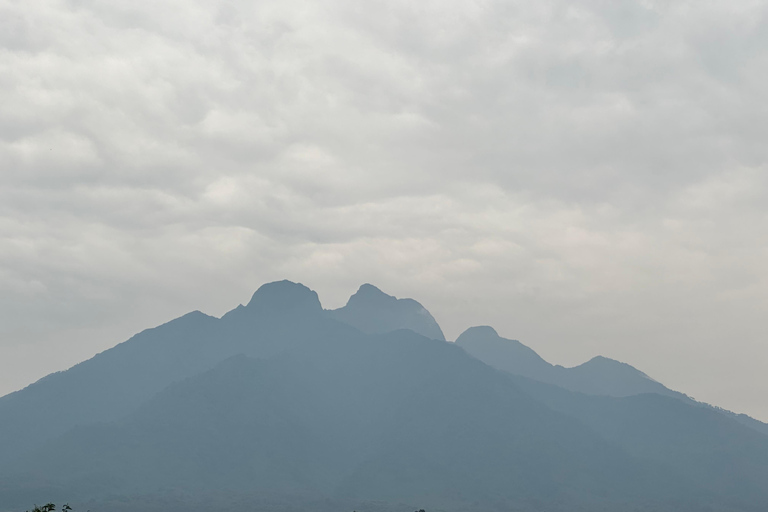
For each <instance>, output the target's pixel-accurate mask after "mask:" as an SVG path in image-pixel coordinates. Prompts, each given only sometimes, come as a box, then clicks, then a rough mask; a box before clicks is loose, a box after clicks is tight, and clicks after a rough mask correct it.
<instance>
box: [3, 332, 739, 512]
mask: <svg viewBox="0 0 768 512" xmlns="http://www.w3.org/2000/svg"><path fill="white" fill-rule="evenodd" d="M42 456H45V457H46V458H51V459H54V460H65V461H67V471H66V472H63V473H62V472H61V471H60V469H59V468H55V467H43V468H40V467H37V464H35V463H31V464H27V465H26V467H22V468H20V469H22V471H21V472H20V473H17V475H18V476H17V478H18V480H21V481H26V482H45V485H43V486H42V487H39V488H37V491H38V492H41V491H45V490H55V489H56V488H66V489H69V490H71V491H73V492H74V491H77V492H79V493H80V494H81V496H83V497H88V496H104V495H110V494H125V493H140V494H144V493H150V492H158V491H160V490H162V489H163V488H165V489H168V488H172V489H177V490H180V491H182V492H185V493H191V494H194V493H197V492H202V491H206V492H210V491H214V490H216V489H228V490H229V491H230V492H231V493H234V494H237V493H242V492H253V491H260V492H263V493H286V494H296V495H300V496H306V495H310V496H311V495H326V496H332V497H333V496H335V497H338V498H356V499H360V500H363V499H373V500H385V501H391V502H398V501H410V502H413V503H421V504H424V505H422V506H430V507H435V506H438V507H443V508H445V509H454V510H455V509H465V508H466V507H467V506H468V505H469V504H473V508H475V509H476V510H491V509H493V508H495V507H496V506H499V504H503V505H502V506H503V507H504V508H506V509H519V510H552V511H555V510H595V511H597V510H606V511H607V510H614V509H615V508H616V507H619V508H626V507H628V506H630V505H632V504H642V505H643V506H644V507H645V510H672V508H671V507H669V506H668V505H667V503H671V502H675V503H677V505H678V506H677V507H676V508H675V510H699V509H700V507H701V506H702V504H703V503H704V501H702V499H703V498H707V501H712V502H714V503H717V501H718V500H717V497H716V496H708V495H707V493H706V491H704V490H703V489H698V488H696V487H694V486H691V485H689V484H687V483H686V482H685V480H684V479H683V478H681V477H679V476H678V475H675V474H673V473H670V472H669V471H667V470H665V469H664V468H663V467H656V466H654V465H653V464H648V463H645V462H641V461H639V460H637V459H636V458H633V457H631V456H629V455H627V454H626V453H624V452H622V451H621V450H618V449H617V448H615V447H613V446H611V445H610V444H609V443H607V442H605V441H604V440H603V439H602V438H601V437H600V436H598V435H597V434H595V433H594V432H592V431H591V430H590V429H588V428H587V427H585V426H583V425H581V424H580V423H579V422H578V421H575V420H572V419H570V418H568V416H566V415H563V414H561V413H557V412H554V411H553V410H551V409H550V408H548V407H546V406H544V405H543V404H542V403H540V402H539V401H537V400H535V399H532V398H530V397H529V396H528V395H526V394H525V393H523V392H522V391H521V390H520V389H518V387H517V386H516V385H515V384H514V382H513V381H512V380H511V379H510V377H509V376H507V375H504V374H502V373H499V372H496V371H495V370H492V369H491V368H489V367H487V366H485V365H483V364H482V363H479V362H478V361H476V360H473V359H471V358H469V357H468V356H466V355H465V354H464V353H463V351H461V350H457V348H456V347H453V346H451V345H450V344H447V343H444V342H439V341H433V340H427V339H425V338H423V337H421V336H418V335H416V334H414V333H412V332H410V331H405V330H403V331H396V332H393V333H390V334H388V335H385V336H382V337H377V338H368V337H363V336H360V337H359V338H358V339H357V340H354V341H353V340H341V341H338V340H335V339H332V338H331V339H326V340H324V341H323V342H322V343H309V344H305V345H304V346H303V347H302V350H301V351H297V352H290V353H283V354H280V355H276V356H274V357H272V358H270V359H266V360H265V359H261V360H257V359H252V358H248V357H245V356H240V357H237V356H236V357H234V358H231V359H228V360H226V361H224V362H222V363H221V364H219V365H217V366H216V367H215V368H213V369H212V370H209V371H207V372H205V373H203V374H200V375H198V376H196V377H193V378H190V379H187V380H184V381H182V382H180V383H177V384H175V385H173V386H171V387H169V388H168V389H167V390H165V391H163V392H161V393H159V394H158V395H157V396H156V397H155V398H153V399H152V400H150V401H149V402H147V403H146V404H145V405H144V406H142V407H140V408H139V409H138V410H137V411H135V412H134V413H132V414H130V415H129V416H127V417H126V418H125V419H124V420H121V421H119V422H116V423H112V424H106V425H94V426H90V427H81V428H78V429H75V430H73V431H72V432H70V433H69V434H66V435H65V436H63V437H62V438H60V439H58V440H55V441H53V442H50V443H48V444H47V445H46V446H45V447H44V448H42V449H41V450H40V452H39V454H38V456H36V457H34V458H33V459H32V460H40V459H39V458H40V457H42ZM18 470H19V468H17V471H18ZM33 491H35V488H34V487H32V488H30V489H29V492H30V493H32V492H33ZM0 497H2V495H0ZM722 510H730V509H729V508H727V507H724V508H722Z"/></svg>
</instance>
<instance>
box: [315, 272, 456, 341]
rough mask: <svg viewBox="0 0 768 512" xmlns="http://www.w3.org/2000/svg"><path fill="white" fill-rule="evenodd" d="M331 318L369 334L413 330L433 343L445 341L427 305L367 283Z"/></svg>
mask: <svg viewBox="0 0 768 512" xmlns="http://www.w3.org/2000/svg"><path fill="white" fill-rule="evenodd" d="M327 314H328V316H330V317H331V318H335V319H336V320H339V321H341V322H344V323H346V324H349V325H352V326H354V327H356V328H358V329H360V330H361V331H363V332H364V333H367V334H383V333H386V332H390V331H395V330H397V329H410V330H412V331H413V332H416V333H419V334H421V335H423V336H426V337H427V338H431V339H433V340H443V341H445V336H443V331H442V329H440V326H439V325H437V322H436V321H435V319H434V318H433V317H432V315H431V314H430V313H429V311H427V310H426V309H425V308H424V306H422V305H421V304H419V303H418V302H416V301H415V300H413V299H398V298H396V297H393V296H391V295H387V294H386V293H384V292H382V291H381V290H379V289H378V288H376V287H375V286H373V285H371V284H364V285H362V286H361V287H360V289H359V290H357V292H356V293H355V294H354V295H352V296H351V297H350V298H349V301H347V304H346V306H344V307H342V308H339V309H333V310H329V311H327Z"/></svg>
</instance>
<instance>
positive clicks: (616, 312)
mask: <svg viewBox="0 0 768 512" xmlns="http://www.w3.org/2000/svg"><path fill="white" fill-rule="evenodd" d="M0 98H1V99H2V101H0V394H5V393H8V392H11V391H14V390H16V389H20V388H22V387H24V386H26V385H27V384H29V383H31V382H33V381H35V380H37V379H38V378H40V377H42V376H44V375H46V374H48V373H50V372H52V371H57V370H62V369H66V368H68V367H70V366H72V365H73V364H75V363H77V362H79V361H82V360H84V359H87V358H89V357H91V356H92V355H94V354H95V353H97V352H100V351H102V350H105V349H107V348H109V347H112V346H114V345H115V344H117V343H119V342H122V341H124V340H126V339H127V338H129V337H130V336H131V335H133V334H135V333H136V332H139V331H141V330H143V329H145V328H148V327H152V326H155V325H158V324H161V323H163V322H166V321H168V320H170V319H172V318H174V317H177V316H180V315H182V314H184V313H186V312H189V311H192V310H201V311H203V312H205V313H208V314H211V315H215V316H220V315H222V314H223V313H225V312H226V311H228V310H230V309H232V308H234V307H236V306H237V305H238V304H239V303H245V302H247V301H248V300H249V298H250V296H251V294H252V293H253V292H254V291H255V290H256V289H257V288H258V287H259V286H260V285H261V284H263V283H265V282H269V281H274V280H279V279H290V280H292V281H297V282H302V283H304V284H306V285H307V286H309V287H310V288H312V289H314V290H316V291H317V292H318V294H319V295H320V298H321V301H322V303H323V306H324V307H326V308H335V307H340V306H342V305H343V304H344V303H345V302H346V300H347V298H348V297H349V295H351V294H352V293H354V292H355V291H356V289H357V288H358V286H359V285H360V284H362V283H366V282H369V283H372V284H375V285H376V286H378V287H380V288H381V289H382V290H384V291H385V292H387V293H390V294H393V295H396V296H398V297H413V298H415V299H417V300H419V301H420V302H421V303H422V304H424V306H425V307H427V309H429V310H430V311H431V312H432V314H433V315H434V316H435V318H436V319H437V321H438V322H439V323H440V325H441V326H442V328H443V330H444V331H445V333H446V336H447V337H448V338H449V339H455V338H456V337H457V336H458V335H459V334H460V333H461V332H462V331H463V330H464V329H466V328H467V327H470V326H473V325H492V326H494V327H495V328H496V330H497V331H498V332H499V333H500V334H501V335H502V336H505V337H508V338H514V339H519V340H520V341H522V342H523V343H525V344H526V345H529V346H530V347H532V348H533V349H535V350H536V351H537V352H539V353H540V354H541V355H542V356H543V357H545V358H546V359H547V360H549V361H550V362H553V363H556V364H562V365H565V366H572V365H576V364H579V363H582V362H584V361H586V360H588V359H590V358H591V357H593V356H595V355H598V354H600V355H603V356H606V357H612V358H615V359H619V360H621V361H624V362H627V363H630V364H632V365H633V366H635V367H637V368H639V369H641V370H642V371H644V372H646V373H647V374H649V375H650V376H651V377H653V378H655V379H657V380H659V381H661V382H663V383H664V384H666V385H667V386H669V387H671V388H673V389H676V390H680V391H683V392H685V393H687V394H689V395H690V396H693V397H694V398H696V399H698V400H703V401H707V402H710V403H713V404H716V405H719V406H722V407H725V408H728V409H731V410H735V411H737V412H745V413H748V414H750V415H752V416H755V417H757V418H759V419H762V420H764V421H768V401H766V400H765V396H766V391H768V371H766V369H767V368H768V340H766V333H768V166H767V165H766V159H767V157H768V144H766V140H768V3H766V2H765V1H750V0H743V1H739V2H731V1H710V0H695V1H693V0H690V1H685V0H680V1H674V0H659V1H655V0H649V1H632V0H584V1H579V2H572V1H565V0H563V1H559V0H538V1H536V2H531V1H517V0H505V1H500V0H483V1H469V0H465V1H461V2H458V1H453V0H439V1H437V0H424V1H420V2H413V1H401V0H388V1H381V0H370V1H366V2H359V1H352V0H327V1H324V2H316V1H313V2H309V1H301V0H280V1H279V2H278V1H276V0H263V1H260V2H253V1H239V0H231V1H220V0H206V1H201V0H152V1H146V0H130V1H129V0H112V1H110V2H102V1H97V0H0Z"/></svg>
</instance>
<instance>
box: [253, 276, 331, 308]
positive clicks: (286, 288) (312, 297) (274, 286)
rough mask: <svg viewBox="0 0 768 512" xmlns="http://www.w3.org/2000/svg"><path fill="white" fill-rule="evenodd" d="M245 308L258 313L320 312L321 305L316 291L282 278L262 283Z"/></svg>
mask: <svg viewBox="0 0 768 512" xmlns="http://www.w3.org/2000/svg"><path fill="white" fill-rule="evenodd" d="M246 309H248V310H251V311H258V312H259V313H266V314H277V313H320V312H322V310H323V307H322V306H321V305H320V299H319V298H318V296H317V293H316V292H315V291H313V290H310V289H309V288H307V287H306V286H304V285H303V284H301V283H294V282H292V281H288V280H283V281H275V282H273V283H267V284H265V285H262V286H261V287H260V288H259V289H258V290H256V292H255V293H254V294H253V297H251V300H250V302H248V305H247V306H246Z"/></svg>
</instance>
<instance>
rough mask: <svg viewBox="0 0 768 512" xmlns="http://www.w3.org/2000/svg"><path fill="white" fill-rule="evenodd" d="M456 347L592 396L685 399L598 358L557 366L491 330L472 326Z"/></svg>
mask: <svg viewBox="0 0 768 512" xmlns="http://www.w3.org/2000/svg"><path fill="white" fill-rule="evenodd" d="M456 344H457V345H459V346H460V347H461V348H463V349H464V350H466V351H467V352H468V353H470V354H471V355H473V356H474V357H476V358H478V359H480V360H481V361H483V362H485V363H486V364H489V365H491V366H493V367H494V368H498V369H500V370H504V371H507V372H510V373H514V374H516V375H522V376H524V377H529V378H531V379H535V380H539V381H542V382H548V383H550V384H555V385H558V386H561V387H563V388H565V389H569V390H571V391H579V392H581V393H589V394H591V395H606V396H615V397H622V396H631V395H639V394H641V393H658V394H660V395H671V396H675V397H678V398H684V397H685V395H683V394H682V393H678V392H675V391H672V390H671V389H669V388H667V387H666V386H664V385H663V384H661V383H659V382H657V381H655V380H653V379H651V378H650V377H648V376H647V375H646V374H644V373H643V372H641V371H640V370H637V369H636V368H633V367H632V366H630V365H628V364H626V363H621V362H619V361H615V360H613V359H608V358H606V357H602V356H598V357H595V358H593V359H590V360H589V361H587V362H586V363H584V364H581V365H579V366H575V367H573V368H564V367H562V366H559V365H558V366H555V365H552V364H550V363H548V362H547V361H545V360H544V359H542V358H541V357H540V356H539V355H538V354H537V353H536V352H534V351H533V350H531V349H530V348H528V347H526V346H525V345H523V344H522V343H520V342H519V341H517V340H509V339H506V338H502V337H500V336H499V335H498V333H497V332H496V331H495V330H494V329H493V328H491V327H488V326H479V327H470V328H469V329H467V330H466V331H464V332H463V333H462V334H461V336H459V337H458V338H457V339H456Z"/></svg>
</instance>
